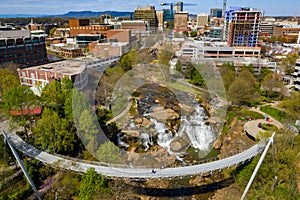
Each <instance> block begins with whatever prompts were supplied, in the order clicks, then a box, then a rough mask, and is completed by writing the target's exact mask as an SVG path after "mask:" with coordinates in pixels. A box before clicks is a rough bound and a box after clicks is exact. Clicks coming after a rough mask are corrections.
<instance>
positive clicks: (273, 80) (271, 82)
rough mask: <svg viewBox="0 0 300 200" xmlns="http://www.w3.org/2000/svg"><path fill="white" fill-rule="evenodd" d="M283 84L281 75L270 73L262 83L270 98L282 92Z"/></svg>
mask: <svg viewBox="0 0 300 200" xmlns="http://www.w3.org/2000/svg"><path fill="white" fill-rule="evenodd" d="M282 86H283V82H282V81H281V80H280V76H279V74H276V73H270V74H268V75H266V77H265V78H264V80H263V82H262V87H263V89H265V90H266V91H267V94H268V97H270V95H271V94H272V93H273V92H274V91H275V90H276V91H281V88H282Z"/></svg>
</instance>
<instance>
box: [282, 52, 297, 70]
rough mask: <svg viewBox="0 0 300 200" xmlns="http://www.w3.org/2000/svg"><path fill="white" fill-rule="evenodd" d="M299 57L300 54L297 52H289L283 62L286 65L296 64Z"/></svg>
mask: <svg viewBox="0 0 300 200" xmlns="http://www.w3.org/2000/svg"><path fill="white" fill-rule="evenodd" d="M298 58H299V55H298V54H297V53H293V54H289V55H287V56H286V58H283V59H282V64H283V65H284V66H285V67H290V66H295V65H296V60H297V59H298Z"/></svg>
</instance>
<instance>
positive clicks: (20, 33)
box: [0, 30, 30, 38]
mask: <svg viewBox="0 0 300 200" xmlns="http://www.w3.org/2000/svg"><path fill="white" fill-rule="evenodd" d="M22 37H30V31H29V30H12V31H0V38H22Z"/></svg>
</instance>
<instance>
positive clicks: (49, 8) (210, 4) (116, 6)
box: [0, 0, 300, 16]
mask: <svg viewBox="0 0 300 200" xmlns="http://www.w3.org/2000/svg"><path fill="white" fill-rule="evenodd" d="M162 2H176V1H161V0H152V1H151V2H145V1H143V0H132V1H130V2H127V1H123V0H114V1H109V0H85V1H81V0H52V1H48V0H11V1H10V3H9V4H1V5H0V10H1V12H0V14H4V15H5V14H45V15H48V14H50V15H51V14H64V13H67V12H69V11H106V10H113V11H128V12H133V11H134V10H135V9H136V8H137V7H138V6H147V5H154V6H155V9H156V10H162V9H166V8H168V6H165V7H163V6H160V3H162ZM183 2H184V3H195V4H197V6H184V11H188V12H189V13H190V14H198V13H209V10H210V8H222V4H223V0H213V1H212V0H202V1H201V2H200V1H195V0H185V1H183ZM271 2H272V3H271ZM231 6H242V7H252V8H256V9H259V10H262V11H263V12H264V13H265V15H266V16H280V15H281V16H287V15H288V16H294V15H296V16H298V15H300V10H299V9H298V8H299V7H300V1H294V0H286V1H281V0H273V1H270V0H265V1H263V2H261V1H259V0H252V1H247V0H228V1H227V9H228V8H229V7H231Z"/></svg>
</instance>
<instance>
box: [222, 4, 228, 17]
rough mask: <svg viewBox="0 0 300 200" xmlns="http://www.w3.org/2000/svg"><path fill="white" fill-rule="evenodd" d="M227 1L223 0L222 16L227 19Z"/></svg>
mask: <svg viewBox="0 0 300 200" xmlns="http://www.w3.org/2000/svg"><path fill="white" fill-rule="evenodd" d="M226 4H227V0H223V9H222V16H223V17H225V12H226Z"/></svg>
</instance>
